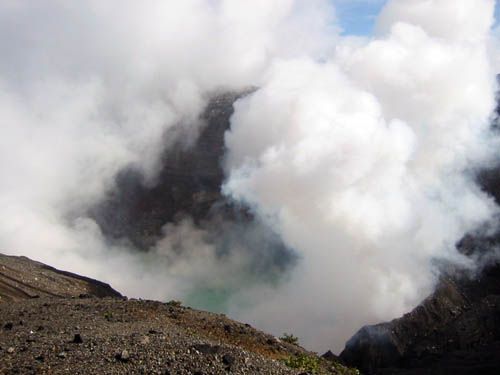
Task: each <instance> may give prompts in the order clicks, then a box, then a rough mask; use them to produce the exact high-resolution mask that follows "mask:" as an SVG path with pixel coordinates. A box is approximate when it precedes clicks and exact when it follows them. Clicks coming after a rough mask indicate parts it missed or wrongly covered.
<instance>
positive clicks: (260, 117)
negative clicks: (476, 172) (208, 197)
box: [225, 0, 497, 349]
mask: <svg viewBox="0 0 500 375" xmlns="http://www.w3.org/2000/svg"><path fill="white" fill-rule="evenodd" d="M493 5H494V4H493V1H487V0H485V1H475V0H461V1H455V0H435V1H418V0H395V1H390V2H389V3H388V4H387V5H386V7H385V9H384V10H383V12H382V15H381V17H380V20H379V24H378V30H379V34H378V36H377V37H376V38H375V39H373V40H369V41H359V40H356V41H353V40H346V41H342V42H340V43H339V45H338V47H337V51H336V53H335V54H334V55H333V56H331V57H330V58H329V59H328V61H326V62H323V63H318V62H317V61H314V60H312V59H310V58H302V59H288V60H286V61H277V62H275V63H274V64H273V65H272V66H271V67H270V69H269V70H268V71H267V72H266V75H265V76H264V77H263V79H262V82H261V84H260V87H261V88H260V90H258V91H257V92H255V93H254V94H253V95H251V96H249V97H247V98H245V99H242V100H240V101H239V102H238V103H237V104H236V112H235V114H234V116H233V118H232V128H231V131H230V132H229V133H227V135H226V143H227V146H228V149H229V153H228V157H227V171H228V174H229V179H228V181H227V183H226V185H225V192H226V193H227V194H229V195H231V196H232V197H234V198H235V199H238V200H242V201H244V202H246V203H248V204H250V205H251V206H253V207H254V208H255V212H256V213H257V215H259V216H260V217H261V218H262V219H263V220H266V221H267V222H268V223H269V225H271V226H273V227H274V228H275V230H276V231H277V232H278V233H280V234H281V236H282V238H283V240H284V241H285V243H286V244H287V245H288V246H290V247H292V248H294V249H296V250H297V251H298V252H299V253H300V254H301V255H302V257H303V259H302V262H301V263H300V266H299V267H298V269H297V270H296V272H295V273H294V275H293V277H292V280H290V282H288V283H287V284H286V285H285V286H284V287H283V288H281V289H279V290H273V291H269V293H270V295H271V294H272V297H269V299H266V298H264V299H263V298H262V297H261V293H262V291H257V292H256V296H255V297H254V296H252V293H249V294H250V295H249V297H247V298H255V303H256V306H255V307H254V308H253V309H250V310H246V312H245V314H244V316H245V317H247V318H248V319H252V320H254V321H256V322H258V325H260V326H264V327H266V328H268V329H274V330H279V329H280V328H281V330H283V331H287V330H293V331H294V332H295V333H296V334H298V335H299V337H303V338H304V339H305V340H306V343H307V344H308V345H312V346H314V345H315V346H316V347H318V345H319V347H321V345H327V344H328V343H331V342H332V338H337V339H338V341H337V342H336V343H335V344H336V347H335V349H340V348H341V345H342V340H343V339H346V338H348V336H349V335H351V334H352V333H353V331H355V330H356V328H359V327H360V326H362V325H363V324H367V323H375V322H378V321H380V320H387V319H391V318H394V317H395V316H398V315H401V314H403V313H404V312H407V311H408V310H409V309H411V308H412V307H413V306H415V304H416V303H418V302H419V301H420V300H421V299H422V298H423V297H424V296H425V295H426V294H427V293H429V292H430V291H431V288H432V287H433V285H434V283H435V282H436V274H435V272H436V268H435V267H434V266H433V265H434V263H435V262H437V261H439V260H442V259H446V260H452V261H454V262H461V263H463V262H465V260H464V259H461V257H460V256H459V254H458V253H457V251H456V249H455V244H456V243H457V241H459V240H460V239H461V237H462V236H463V235H464V233H466V232H468V231H472V230H474V229H477V228H478V227H479V226H481V225H482V224H484V223H485V222H486V221H487V220H488V219H490V218H491V217H492V215H493V214H494V213H495V212H496V210H497V209H496V207H495V205H494V203H493V202H492V200H491V199H490V198H488V197H487V196H486V195H485V194H484V193H482V192H481V191H480V190H479V188H478V187H477V186H476V185H475V184H474V182H473V176H472V175H471V174H470V173H469V174H467V173H466V172H470V170H471V169H472V170H473V169H474V168H475V167H477V166H478V165H481V164H484V163H485V162H486V161H487V160H488V158H489V157H491V155H492V151H493V142H492V135H491V134H489V124H490V123H489V120H490V115H491V113H492V110H493V107H494V89H495V88H494V87H495V86H494V82H495V81H494V74H493V72H492V71H491V69H490V65H489V55H488V52H487V45H488V38H489V28H490V26H491V24H492V15H493ZM444 19H446V21H445V22H444V21H443V20H444ZM270 316H275V317H276V319H274V320H273V319H270V318H269V317H270ZM305 322H309V323H305Z"/></svg>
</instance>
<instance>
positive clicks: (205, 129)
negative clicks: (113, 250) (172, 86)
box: [90, 91, 248, 249]
mask: <svg viewBox="0 0 500 375" xmlns="http://www.w3.org/2000/svg"><path fill="white" fill-rule="evenodd" d="M246 93H248V92H247V91H244V92H239V93H225V94H220V95H217V96H215V97H214V98H213V99H212V100H210V101H209V103H208V105H207V107H206V109H205V111H204V112H203V114H202V116H201V118H200V121H201V122H202V126H201V131H200V134H198V136H197V137H195V136H194V135H193V134H187V132H189V129H190V128H192V127H189V126H178V127H174V128H173V129H171V131H170V132H169V133H167V134H166V135H165V138H166V141H165V150H164V152H163V154H162V156H161V160H160V163H159V171H158V173H157V176H156V177H155V178H154V180H153V181H145V180H144V177H143V175H142V174H141V173H140V172H139V171H138V170H136V169H134V168H133V167H130V168H127V169H125V170H123V171H121V172H120V173H119V174H118V176H117V177H116V184H115V185H116V188H115V189H114V190H112V191H110V192H109V194H108V196H107V197H106V198H105V199H104V200H103V201H102V202H101V203H100V204H99V205H97V206H96V207H94V208H93V209H92V210H91V212H90V215H91V216H92V217H93V218H94V219H95V220H96V222H97V223H98V224H99V226H100V227H101V229H102V231H103V233H104V234H105V235H107V236H108V237H111V238H116V239H118V238H127V239H129V240H130V241H131V242H132V243H133V244H134V245H136V247H138V248H142V249H145V248H147V247H149V246H151V245H152V244H153V243H154V242H155V241H156V239H157V238H158V236H160V235H161V229H162V227H163V226H164V225H165V224H166V223H171V222H175V221H176V219H178V218H179V217H181V216H182V215H183V214H185V215H188V216H189V217H191V218H192V219H193V220H194V222H195V223H199V222H201V221H203V220H205V219H208V218H209V216H210V215H212V216H213V215H216V214H222V215H226V216H231V215H245V212H244V210H241V209H238V210H233V209H232V206H231V204H230V203H228V202H227V201H226V200H225V199H224V198H223V197H222V196H221V185H222V182H223V180H224V171H223V169H222V158H223V156H224V133H225V131H226V130H227V129H229V126H230V122H229V121H230V117H231V115H232V114H233V112H234V109H233V103H234V102H235V101H236V100H237V99H238V98H240V97H242V96H244V95H245V94H246ZM193 139H195V141H194V143H193ZM172 140H173V141H172ZM214 211H216V212H214Z"/></svg>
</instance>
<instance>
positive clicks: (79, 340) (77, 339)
mask: <svg viewBox="0 0 500 375" xmlns="http://www.w3.org/2000/svg"><path fill="white" fill-rule="evenodd" d="M72 342H73V344H81V343H83V339H82V336H81V335H80V334H79V333H77V334H75V336H74V337H73V341H72Z"/></svg>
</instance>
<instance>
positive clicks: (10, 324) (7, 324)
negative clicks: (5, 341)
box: [3, 322, 14, 331]
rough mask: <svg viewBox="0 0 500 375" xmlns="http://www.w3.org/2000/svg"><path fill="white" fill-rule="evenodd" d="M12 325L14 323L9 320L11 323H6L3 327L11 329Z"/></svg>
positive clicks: (7, 329)
mask: <svg viewBox="0 0 500 375" xmlns="http://www.w3.org/2000/svg"><path fill="white" fill-rule="evenodd" d="M12 327H14V324H12V323H11V322H9V323H5V324H4V326H3V329H4V330H6V331H10V330H11V329H12Z"/></svg>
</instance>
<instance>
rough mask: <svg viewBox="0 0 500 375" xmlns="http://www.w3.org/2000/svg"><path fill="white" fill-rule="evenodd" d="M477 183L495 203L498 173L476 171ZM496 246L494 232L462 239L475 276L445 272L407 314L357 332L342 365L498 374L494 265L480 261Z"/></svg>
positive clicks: (499, 290)
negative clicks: (473, 262) (481, 264)
mask: <svg viewBox="0 0 500 375" xmlns="http://www.w3.org/2000/svg"><path fill="white" fill-rule="evenodd" d="M478 181H479V183H480V184H481V186H482V188H483V189H484V190H485V191H486V192H488V193H489V194H490V195H491V196H492V197H493V198H494V199H495V200H496V201H497V202H500V168H495V169H491V170H487V171H483V172H481V173H480V174H479V176H478ZM498 246H500V234H499V233H497V234H493V235H488V236H481V235H477V234H476V235H467V236H465V237H464V239H463V240H461V241H460V243H458V244H457V247H458V249H459V250H460V251H461V252H462V253H463V254H466V255H468V256H470V257H473V258H475V259H478V261H479V262H481V261H484V264H485V265H486V266H485V267H484V268H483V269H482V270H480V271H478V273H477V274H475V275H470V274H468V273H467V272H465V271H459V270H448V272H447V273H446V274H445V275H444V276H443V277H442V279H441V281H440V284H439V285H438V288H437V290H436V291H435V292H434V293H433V294H432V295H431V296H429V297H428V298H427V299H425V300H424V301H423V302H422V303H421V304H420V305H419V306H418V307H417V308H415V309H414V310H413V311H411V312H410V313H408V314H406V315H404V316H403V317H401V318H399V319H395V320H393V321H391V322H388V323H382V324H377V325H374V326H366V327H363V328H362V329H361V330H360V331H358V332H357V333H356V334H355V335H354V336H353V337H352V338H351V339H350V340H349V341H348V342H347V344H346V347H345V349H344V351H343V352H342V353H341V356H340V357H341V358H342V360H343V361H345V362H346V363H348V364H350V365H353V366H357V367H358V368H360V369H361V370H362V371H364V372H365V373H367V374H422V373H426V374H498V373H499V371H500V264H499V263H498V261H494V260H492V259H490V260H489V261H486V260H484V259H485V258H486V257H488V255H489V254H491V253H492V252H493V251H494V250H495V248H498ZM497 259H498V258H497Z"/></svg>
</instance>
